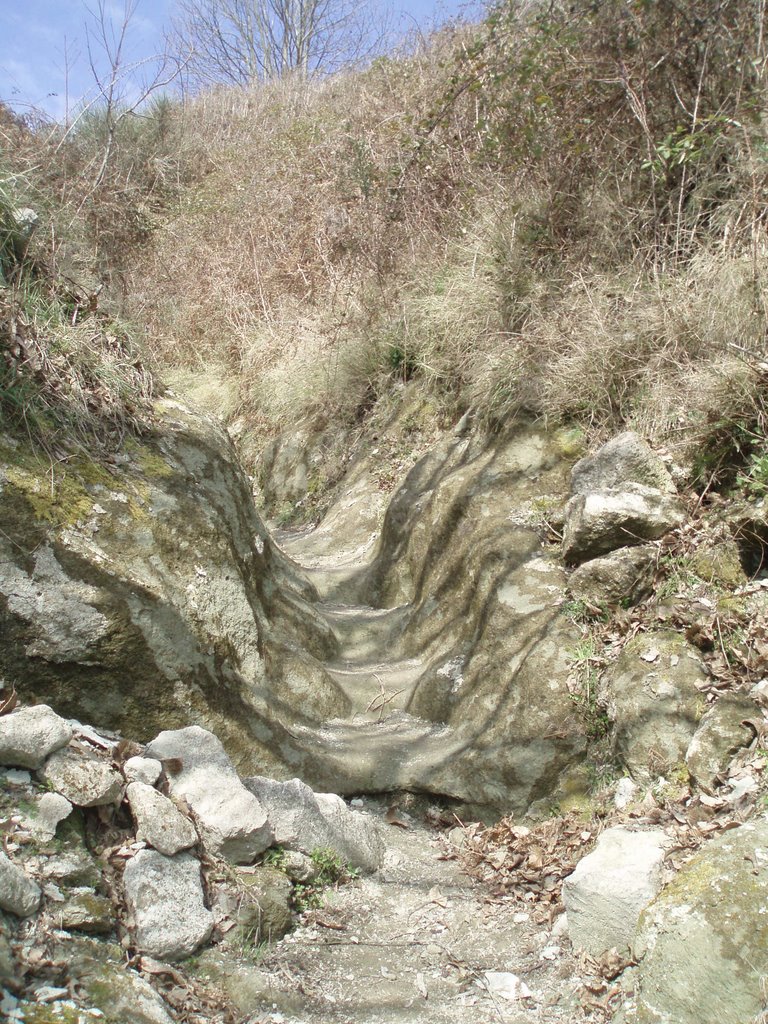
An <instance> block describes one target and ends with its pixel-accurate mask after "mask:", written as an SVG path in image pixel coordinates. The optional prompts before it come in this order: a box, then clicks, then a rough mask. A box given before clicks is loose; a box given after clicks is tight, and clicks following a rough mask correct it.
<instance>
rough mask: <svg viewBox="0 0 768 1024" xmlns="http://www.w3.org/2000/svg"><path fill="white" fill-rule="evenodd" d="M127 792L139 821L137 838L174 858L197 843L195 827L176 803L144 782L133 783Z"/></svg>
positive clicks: (129, 785)
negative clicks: (176, 854)
mask: <svg viewBox="0 0 768 1024" xmlns="http://www.w3.org/2000/svg"><path fill="white" fill-rule="evenodd" d="M125 795H126V797H127V798H128V803H129V805H130V808H131V814H132V815H133V820H134V822H135V824H136V838H137V839H138V840H143V841H144V842H147V843H149V845H150V846H153V847H154V848H155V849H156V850H157V851H158V853H162V854H164V855H165V856H166V857H172V856H173V855H174V854H175V853H179V852H180V851H181V850H188V849H189V847H190V846H194V845H195V843H196V842H197V832H196V831H195V826H194V825H193V824H192V822H191V821H190V820H189V818H185V817H184V815H183V814H182V813H181V811H179V810H178V808H177V807H175V806H174V804H173V802H172V801H171V800H169V799H168V797H167V796H163V794H162V793H158V791H157V790H156V789H153V788H152V787H151V786H147V785H146V784H145V783H143V782H130V783H129V784H128V786H127V788H126V791H125Z"/></svg>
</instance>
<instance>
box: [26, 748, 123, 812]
mask: <svg viewBox="0 0 768 1024" xmlns="http://www.w3.org/2000/svg"><path fill="white" fill-rule="evenodd" d="M40 775H41V777H42V778H43V779H44V780H45V781H46V782H47V783H49V784H50V785H51V786H52V787H53V788H54V789H55V790H56V791H57V792H58V793H60V794H61V795H62V796H64V797H66V799H67V800H69V802H70V803H71V804H74V805H75V806H76V807H102V806H105V805H106V804H114V803H117V802H118V801H119V800H120V798H121V796H122V793H123V779H122V776H121V775H120V774H119V773H118V772H116V771H115V770H114V769H113V768H110V766H109V765H108V764H106V762H104V761H101V760H99V758H97V757H94V756H91V755H88V754H86V753H85V752H84V751H80V750H75V749H73V748H71V747H68V748H67V749H66V750H59V751H57V752H56V753H55V754H53V755H51V757H49V758H48V760H47V761H46V762H45V765H44V766H43V768H42V770H41V772H40Z"/></svg>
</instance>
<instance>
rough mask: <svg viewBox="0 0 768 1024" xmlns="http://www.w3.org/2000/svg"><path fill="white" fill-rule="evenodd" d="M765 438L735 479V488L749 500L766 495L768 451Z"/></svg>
mask: <svg viewBox="0 0 768 1024" xmlns="http://www.w3.org/2000/svg"><path fill="white" fill-rule="evenodd" d="M765 443H766V441H765V438H763V439H762V443H761V445H760V447H759V448H758V449H757V450H756V451H753V452H752V454H751V455H750V456H749V459H748V461H747V465H746V467H745V469H744V471H743V472H742V473H739V475H738V476H737V477H736V486H737V487H738V488H741V489H743V490H744V491H745V492H746V494H748V495H749V497H751V498H764V497H765V496H766V495H767V494H768V449H766V447H765Z"/></svg>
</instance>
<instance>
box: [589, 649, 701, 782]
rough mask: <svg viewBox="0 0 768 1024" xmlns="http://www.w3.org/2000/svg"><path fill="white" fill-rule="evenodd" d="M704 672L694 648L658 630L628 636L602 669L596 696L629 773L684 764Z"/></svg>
mask: <svg viewBox="0 0 768 1024" xmlns="http://www.w3.org/2000/svg"><path fill="white" fill-rule="evenodd" d="M706 678H707V676H706V672H705V670H704V666H703V665H702V662H701V659H700V658H699V656H698V654H697V653H696V651H695V650H694V648H692V647H691V646H690V644H688V643H686V641H685V640H684V639H683V638H682V637H680V636H678V635H677V634H676V633H672V632H664V631H661V632H655V633H650V632H649V633H643V634H640V635H639V636H637V637H636V638H635V639H633V640H631V641H630V642H629V643H628V644H627V645H626V647H625V648H624V650H623V651H622V653H621V655H620V656H619V658H618V660H617V662H616V663H615V665H613V666H612V667H611V668H609V669H608V671H607V672H606V673H605V675H604V676H603V679H602V682H601V688H600V701H601V702H602V703H603V704H604V706H605V708H606V710H607V713H608V717H609V718H610V720H611V722H612V723H613V743H614V746H615V750H616V753H617V754H618V755H619V757H620V758H621V760H622V761H623V762H624V764H625V765H626V766H627V768H628V769H629V771H630V773H631V775H632V777H633V778H637V779H641V780H647V779H649V778H651V777H655V776H658V775H663V774H665V773H668V772H670V771H671V770H673V769H675V768H679V767H680V766H682V765H683V764H684V758H685V755H686V751H687V750H688V746H689V744H690V742H691V739H692V738H693V735H694V733H695V732H696V727H697V723H698V720H699V718H700V716H701V714H702V712H703V710H704V703H703V699H702V695H701V692H700V689H699V687H700V686H702V685H703V684H704V683H705V682H706Z"/></svg>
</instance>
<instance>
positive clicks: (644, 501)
mask: <svg viewBox="0 0 768 1024" xmlns="http://www.w3.org/2000/svg"><path fill="white" fill-rule="evenodd" d="M682 521H683V511H682V507H681V505H680V502H679V500H678V499H677V498H676V497H675V496H674V495H670V494H667V493H666V492H664V491H660V490H658V489H657V488H654V487H647V486H646V485H645V484H634V483H633V484H626V485H625V486H624V487H622V488H612V489H610V490H603V491H592V492H590V493H589V494H575V495H574V496H573V497H572V498H571V500H570V501H569V502H568V504H567V505H566V508H565V531H564V533H563V556H564V558H565V560H566V561H567V562H570V563H571V564H578V563H580V562H585V561H587V560H588V559H590V558H596V557H597V556H599V555H604V554H606V553H607V552H609V551H613V550H615V549H616V548H621V547H627V546H631V545H634V544H641V543H643V542H644V541H649V540H658V539H659V537H663V536H664V534H665V533H668V532H669V531H670V530H672V529H674V528H675V527H676V526H680V524H681V523H682Z"/></svg>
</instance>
